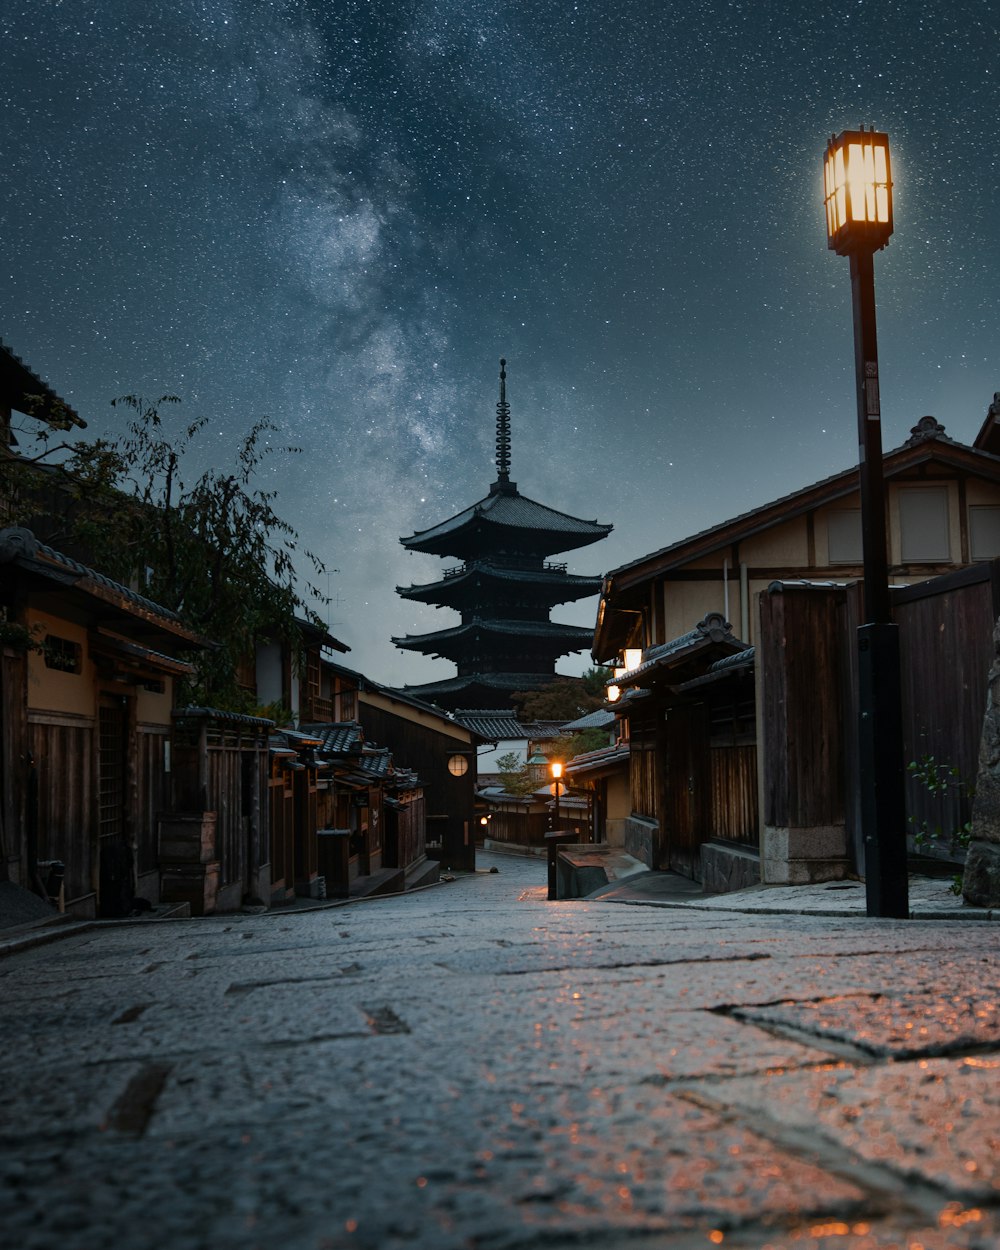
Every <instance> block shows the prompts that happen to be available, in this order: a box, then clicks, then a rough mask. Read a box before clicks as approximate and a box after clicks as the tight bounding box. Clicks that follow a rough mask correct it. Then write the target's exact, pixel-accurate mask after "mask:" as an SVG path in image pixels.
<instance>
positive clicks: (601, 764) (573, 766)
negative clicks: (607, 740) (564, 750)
mask: <svg viewBox="0 0 1000 1250" xmlns="http://www.w3.org/2000/svg"><path fill="white" fill-rule="evenodd" d="M628 758H629V745H628V743H627V742H617V743H615V744H614V745H613V746H607V747H602V748H601V749H600V750H599V751H587V752H585V753H584V754H583V755H577V756H575V757H574V758H573V759H571V760H570V761H569V763H568V764H567V765H566V772H567V773H571V774H572V775H573V776H574V777H579V776H582V775H584V774H586V773H589V772H597V771H598V770H599V769H604V768H608V767H609V766H613V765H616V764H622V763H625V762H626V761H627V760H628Z"/></svg>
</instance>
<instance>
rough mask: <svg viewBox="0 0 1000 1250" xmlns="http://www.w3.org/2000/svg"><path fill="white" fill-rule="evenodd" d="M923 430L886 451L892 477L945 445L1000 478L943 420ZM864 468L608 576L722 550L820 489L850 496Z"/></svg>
mask: <svg viewBox="0 0 1000 1250" xmlns="http://www.w3.org/2000/svg"><path fill="white" fill-rule="evenodd" d="M918 431H920V426H919V425H918V426H914V429H913V434H912V436H911V437H910V438H909V439H907V441H906V442H905V443H903V444H901V445H900V446H899V447H895V448H893V449H892V450H891V451H887V452H886V453H885V454H884V456H883V461H884V472H885V476H886V477H887V478H889V477H892V476H893V474H895V473H897V472H900V471H901V470H903V469H905V468H906V467H907V465H908V464H911V463H913V462H916V463H920V462H921V461H922V460H924V459H926V457H927V456H928V455H933V454H934V451H935V450H940V451H941V452H943V453H944V456H945V458H948V456H949V453H950V456H951V458H952V459H954V458H955V457H956V455H957V456H958V457H959V458H961V459H962V460H963V461H964V463H966V464H969V463H970V462H977V461H978V463H979V464H980V465H981V467H982V472H983V476H988V477H991V478H993V479H994V480H995V479H996V477H997V472H998V467H1000V466H998V457H997V456H994V455H991V454H989V453H987V452H985V451H982V450H980V449H979V448H977V447H970V446H969V445H968V444H966V443H961V442H958V441H957V440H956V439H953V438H949V437H948V435H947V434H945V433H944V426H941V425H939V424H938V423H937V422H935V428H934V429H933V430H930V429H926V430H924V431H922V432H920V433H918ZM858 473H859V470H858V466H857V465H853V466H852V467H851V468H849V469H842V470H841V471H840V472H839V473H833V474H831V475H830V476H829V477H825V478H820V479H819V481H816V482H813V483H811V484H810V485H809V486H803V487H800V488H799V489H798V490H795V491H792V492H791V493H790V494H788V495H782V496H780V497H779V498H778V499H771V500H768V501H767V502H766V503H764V504H761V505H760V506H759V507H756V508H751V509H749V510H748V511H747V512H741V513H739V514H738V515H736V516H734V517H730V518H729V519H728V520H726V521H721V522H719V523H718V524H716V525H711V526H709V527H708V528H707V529H703V530H699V531H698V532H697V533H695V534H690V535H688V536H687V537H686V538H682V539H680V540H679V541H677V542H674V543H670V544H668V545H667V546H666V547H660V548H659V549H658V550H656V551H650V552H647V554H646V555H642V556H639V557H638V558H637V559H635V560H630V561H629V562H628V563H627V564H621V565H619V566H618V567H617V568H614V569H611V570H610V571H609V572H608V573H607V574H606V577H607V578H608V579H614V578H619V577H622V576H623V575H625V574H628V573H630V572H631V571H632V570H633V569H637V568H640V567H641V566H642V565H644V564H646V563H648V562H650V561H657V562H658V563H663V562H666V566H667V567H670V566H671V561H670V558H671V557H672V556H675V555H676V557H677V561H676V562H677V563H681V564H683V563H685V562H686V561H688V560H689V559H691V558H693V553H695V552H701V553H706V552H709V551H712V550H716V549H717V548H718V546H719V545H720V544H722V543H724V542H728V541H729V531H730V530H734V529H735V530H737V531H739V532H741V533H745V532H747V524H748V523H749V522H752V521H758V520H759V521H762V522H763V521H765V520H766V522H767V524H773V523H774V521H773V518H774V517H775V515H776V514H779V515H781V516H782V517H784V516H785V515H786V514H787V515H788V516H794V515H796V513H797V511H798V510H800V508H801V507H805V506H808V504H809V501H810V500H811V499H812V496H813V495H814V494H815V493H817V492H818V493H821V494H822V495H823V497H824V499H827V498H829V499H834V498H836V497H837V496H838V495H846V494H850V493H851V492H852V491H856V490H857V489H858ZM713 536H717V537H718V542H717V543H715V544H714V545H710V544H711V540H712V538H713Z"/></svg>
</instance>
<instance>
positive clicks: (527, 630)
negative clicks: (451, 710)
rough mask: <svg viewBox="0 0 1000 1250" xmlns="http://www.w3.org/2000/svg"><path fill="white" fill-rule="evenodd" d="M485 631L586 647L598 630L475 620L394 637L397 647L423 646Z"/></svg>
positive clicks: (581, 627)
mask: <svg viewBox="0 0 1000 1250" xmlns="http://www.w3.org/2000/svg"><path fill="white" fill-rule="evenodd" d="M477 630H482V631H483V633H487V634H509V635H513V636H514V637H517V638H552V639H562V640H565V641H566V642H579V643H580V644H581V646H586V645H587V644H588V643H589V642H590V641H591V639H592V638H593V636H594V631H593V630H591V629H587V627H586V626H584V625H560V624H559V622H558V621H517V620H514V621H498V620H484V619H482V618H480V617H474V618H473V619H472V620H471V621H467V622H466V623H465V624H462V625H455V626H453V627H452V628H451V629H438V630H435V631H433V632H432V633H429V634H407V635H406V636H405V637H404V638H393V640H392V641H393V642H394V643H395V644H396V646H397V647H404V648H406V647H409V648H414V647H420V646H423V645H424V644H425V643H432V642H447V641H448V640H449V639H452V638H464V637H465V636H466V635H468V634H471V633H474V632H476V631H477Z"/></svg>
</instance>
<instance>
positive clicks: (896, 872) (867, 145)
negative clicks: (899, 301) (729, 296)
mask: <svg viewBox="0 0 1000 1250" xmlns="http://www.w3.org/2000/svg"><path fill="white" fill-rule="evenodd" d="M823 191H824V203H825V207H826V232H827V242H828V244H829V246H830V248H831V250H832V251H835V252H836V253H837V255H838V256H848V257H850V261H851V293H852V303H853V308H854V366H855V377H856V386H857V403H858V445H859V459H860V477H861V482H860V485H861V532H862V555H863V560H864V588H865V624H863V625H861V626H860V627H859V629H858V669H859V673H858V684H859V708H860V713H861V724H860V732H859V748H860V767H859V784H860V790H861V832H862V837H863V840H864V853H865V893H866V902H867V911H868V915H869V916H895V917H899V918H905V917H907V916H909V914H910V909H909V900H908V894H907V881H906V811H905V805H904V798H903V733H902V717H901V712H900V680H899V629H898V626H896V625H895V624H894V623H893V620H892V611H891V608H890V603H889V565H888V560H887V556H886V526H885V482H884V479H883V474H882V418H881V408H880V402H879V377H878V342H877V337H876V333H875V265H874V257H875V253H876V252H877V251H880V250H881V249H882V248H883V247H885V245H886V244H887V243H888V242H889V236H890V235H891V234H892V176H891V167H890V164H889V138H888V136H887V135H885V134H882V133H880V132H878V131H874V130H865V129H864V127H862V128H861V129H860V130H845V131H844V132H843V134H841V135H840V136H839V137H834V138H832V139H831V140H830V143H829V145H828V147H827V150H826V157H825V160H824V164H823Z"/></svg>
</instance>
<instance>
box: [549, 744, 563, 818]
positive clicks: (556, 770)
mask: <svg viewBox="0 0 1000 1250" xmlns="http://www.w3.org/2000/svg"><path fill="white" fill-rule="evenodd" d="M549 767H550V768H551V770H552V780H553V781H554V782H555V790H556V805H555V811H554V812H553V813H552V828H553V829H558V828H559V778H560V777H561V776H562V774H563V766H562V763H561V762H560V761H559V760H553V761H552V763H551V764H550V765H549Z"/></svg>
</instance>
